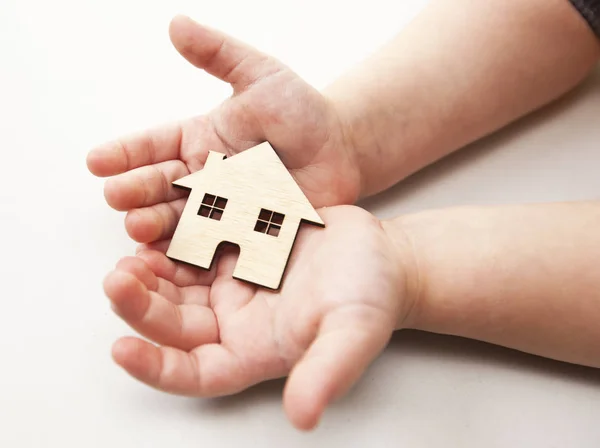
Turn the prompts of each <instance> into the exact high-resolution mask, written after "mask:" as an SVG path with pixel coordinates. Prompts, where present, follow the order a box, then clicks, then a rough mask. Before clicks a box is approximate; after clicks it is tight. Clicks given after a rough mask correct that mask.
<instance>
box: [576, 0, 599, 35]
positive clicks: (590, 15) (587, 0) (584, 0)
mask: <svg viewBox="0 0 600 448" xmlns="http://www.w3.org/2000/svg"><path fill="white" fill-rule="evenodd" d="M570 1H571V3H572V4H573V6H575V8H577V10H578V11H579V12H580V13H581V15H582V16H583V18H584V19H585V20H586V21H587V23H588V24H589V25H590V27H591V28H592V29H593V30H594V32H595V33H596V35H597V36H598V37H600V0H570Z"/></svg>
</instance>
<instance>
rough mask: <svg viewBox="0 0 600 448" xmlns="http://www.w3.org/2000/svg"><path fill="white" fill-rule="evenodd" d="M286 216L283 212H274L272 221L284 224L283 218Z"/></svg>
mask: <svg viewBox="0 0 600 448" xmlns="http://www.w3.org/2000/svg"><path fill="white" fill-rule="evenodd" d="M284 217H285V216H283V215H282V214H281V213H275V212H273V217H272V218H271V222H272V223H273V224H279V225H281V224H283V218H284Z"/></svg>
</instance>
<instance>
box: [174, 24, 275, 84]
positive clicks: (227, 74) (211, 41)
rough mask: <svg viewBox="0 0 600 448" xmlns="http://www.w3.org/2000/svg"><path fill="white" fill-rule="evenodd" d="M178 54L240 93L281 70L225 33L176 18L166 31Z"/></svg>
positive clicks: (254, 50)
mask: <svg viewBox="0 0 600 448" xmlns="http://www.w3.org/2000/svg"><path fill="white" fill-rule="evenodd" d="M169 34H170V37H171V41H172V43H173V45H174V46H175V48H176V49H177V51H179V53H180V54H181V55H182V56H183V57H184V58H185V59H187V60H188V61H189V62H190V63H191V64H193V65H194V66H196V67H198V68H201V69H203V70H205V71H206V72H208V73H210V74H211V75H213V76H216V77H217V78H219V79H221V80H223V81H225V82H227V83H229V84H231V85H232V87H233V88H234V90H235V91H241V90H243V89H245V88H246V87H248V86H249V85H250V84H254V83H256V82H257V81H258V80H260V79H262V78H265V77H267V76H269V75H272V74H274V73H277V72H279V71H281V70H282V69H283V65H282V64H281V63H280V62H279V61H277V60H275V59H274V58H271V57H269V56H267V55H265V54H263V53H261V52H260V51H258V50H257V49H255V48H253V47H251V46H249V45H246V44H244V43H242V42H240V41H239V40H237V39H234V38H233V37H231V36H228V35H226V34H224V33H221V32H219V31H217V30H214V29H211V28H209V27H206V26H203V25H200V24H199V23H196V22H195V21H193V20H192V19H190V18H189V17H185V16H177V17H175V18H174V19H173V20H172V21H171V25H170V27H169Z"/></svg>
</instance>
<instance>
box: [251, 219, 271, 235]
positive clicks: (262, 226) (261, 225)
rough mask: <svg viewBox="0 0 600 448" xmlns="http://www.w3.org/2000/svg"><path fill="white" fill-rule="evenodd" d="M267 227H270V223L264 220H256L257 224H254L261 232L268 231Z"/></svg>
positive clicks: (255, 228)
mask: <svg viewBox="0 0 600 448" xmlns="http://www.w3.org/2000/svg"><path fill="white" fill-rule="evenodd" d="M267 227H269V223H267V222H264V221H256V225H255V226H254V230H256V231H257V232H260V233H267Z"/></svg>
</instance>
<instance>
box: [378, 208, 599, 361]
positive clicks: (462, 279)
mask: <svg viewBox="0 0 600 448" xmlns="http://www.w3.org/2000/svg"><path fill="white" fill-rule="evenodd" d="M599 223H600V202H597V203H570V204H540V205H518V206H502V207H483V208H478V207H461V208H454V209H446V210H436V211H427V212H421V213H418V214H415V215H410V216H405V217H401V218H398V219H396V220H392V221H386V222H384V228H385V229H386V231H387V232H388V234H389V235H390V236H391V238H392V240H394V241H401V242H404V241H405V239H406V238H408V240H409V241H410V242H411V243H412V247H413V250H414V254H415V264H414V266H416V268H415V269H416V270H417V272H415V273H413V276H414V277H415V278H417V279H418V282H417V283H415V287H414V288H413V297H414V298H415V300H414V306H413V307H412V310H411V312H410V313H409V314H408V315H407V316H404V321H403V322H400V323H399V326H408V327H410V328H415V329H420V330H425V331H431V332H435V333H442V334H450V335H457V336H463V337H467V338H472V339H478V340H482V341H486V342H490V343H493V344H498V345H502V346H506V347H511V348H514V349H517V350H522V351H525V352H529V353H533V354H537V355H540V356H545V357H549V358H554V359H558V360H563V361H567V362H573V363H578V364H584V365H589V366H594V367H600V231H599V230H598V228H599V227H598V225H599ZM398 247H405V246H404V245H403V244H402V245H399V246H398Z"/></svg>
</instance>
